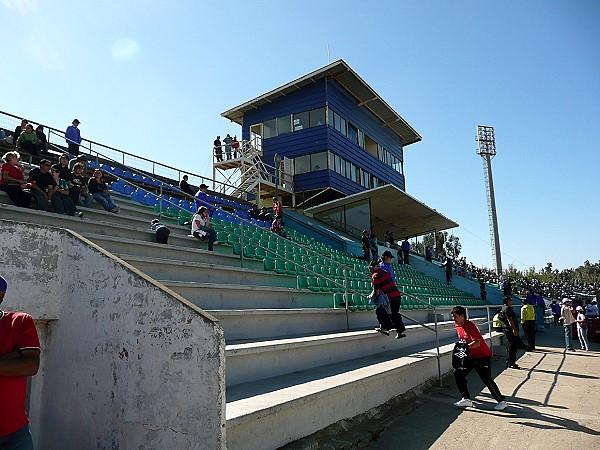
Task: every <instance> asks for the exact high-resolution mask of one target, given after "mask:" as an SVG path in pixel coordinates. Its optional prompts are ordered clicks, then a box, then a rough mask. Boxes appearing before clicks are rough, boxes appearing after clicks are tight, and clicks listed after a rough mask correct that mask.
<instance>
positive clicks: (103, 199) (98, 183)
mask: <svg viewBox="0 0 600 450" xmlns="http://www.w3.org/2000/svg"><path fill="white" fill-rule="evenodd" d="M88 191H89V193H90V194H92V197H94V200H96V201H97V202H98V203H100V204H101V205H102V207H103V208H104V210H105V211H110V212H113V213H118V212H119V211H120V210H121V208H119V207H118V206H117V205H115V202H113V200H112V198H111V197H110V194H109V192H108V186H107V185H106V183H105V182H104V172H102V170H101V169H96V170H94V173H93V174H92V178H90V181H88Z"/></svg>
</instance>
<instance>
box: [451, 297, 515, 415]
mask: <svg viewBox="0 0 600 450" xmlns="http://www.w3.org/2000/svg"><path fill="white" fill-rule="evenodd" d="M452 319H453V320H454V326H455V327H456V333H457V334H458V339H460V340H461V341H463V342H464V343H465V344H466V345H467V348H468V357H467V359H466V361H465V364H464V366H463V367H460V368H455V369H454V379H455V380H456V387H457V388H458V392H460V394H461V395H462V398H461V399H460V400H459V401H457V402H455V403H454V406H456V407H458V408H466V407H469V406H473V401H472V400H471V394H470V393H469V389H468V387H467V375H468V374H469V373H470V372H471V370H473V369H475V372H477V375H479V378H481V381H483V383H484V384H485V385H486V386H487V388H488V389H489V390H490V394H492V397H494V399H495V400H496V401H497V402H498V404H497V405H496V406H494V409H495V410H496V411H502V410H503V409H505V408H506V407H507V406H508V405H507V404H506V401H504V396H503V395H502V393H501V392H500V389H498V385H496V382H495V381H494V379H493V378H492V351H491V350H490V348H489V347H488V345H487V343H486V342H485V339H484V338H483V336H482V335H481V332H480V331H479V329H478V328H477V326H476V325H475V324H474V323H473V322H471V321H470V320H467V318H466V310H465V308H464V307H463V306H455V307H454V308H452Z"/></svg>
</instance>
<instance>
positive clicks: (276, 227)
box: [271, 214, 287, 239]
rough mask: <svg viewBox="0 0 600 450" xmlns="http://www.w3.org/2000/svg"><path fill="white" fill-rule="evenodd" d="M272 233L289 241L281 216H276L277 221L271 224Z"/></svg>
mask: <svg viewBox="0 0 600 450" xmlns="http://www.w3.org/2000/svg"><path fill="white" fill-rule="evenodd" d="M271 231H272V232H273V233H275V234H278V235H279V236H281V237H282V238H285V239H287V234H285V230H284V229H283V222H281V216H280V215H279V214H277V215H276V216H275V220H274V221H273V223H272V224H271Z"/></svg>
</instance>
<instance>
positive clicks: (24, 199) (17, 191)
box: [0, 152, 31, 208]
mask: <svg viewBox="0 0 600 450" xmlns="http://www.w3.org/2000/svg"><path fill="white" fill-rule="evenodd" d="M20 157H21V155H19V153H18V152H7V153H5V154H4V156H3V157H2V159H3V160H4V164H2V168H0V172H2V177H0V189H2V190H3V191H4V192H6V193H7V194H8V196H9V197H10V199H11V200H12V202H13V203H14V205H15V206H20V207H21V208H29V204H30V203H31V194H29V193H28V192H25V191H24V190H23V185H24V184H25V179H24V178H23V168H22V167H21V166H20V165H19V158H20Z"/></svg>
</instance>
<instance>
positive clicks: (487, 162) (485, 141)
mask: <svg viewBox="0 0 600 450" xmlns="http://www.w3.org/2000/svg"><path fill="white" fill-rule="evenodd" d="M475 140H476V141H477V154H478V155H479V156H481V157H482V158H483V170H484V177H485V189H486V194H487V202H488V217H489V220H490V240H491V242H492V258H493V259H494V263H495V269H496V274H497V275H502V257H501V255H500V235H499V234H498V217H497V216H496V198H495V196H494V179H493V178H492V158H493V157H494V156H496V138H495V137H494V127H486V126H483V125H477V136H476V138H475Z"/></svg>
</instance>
